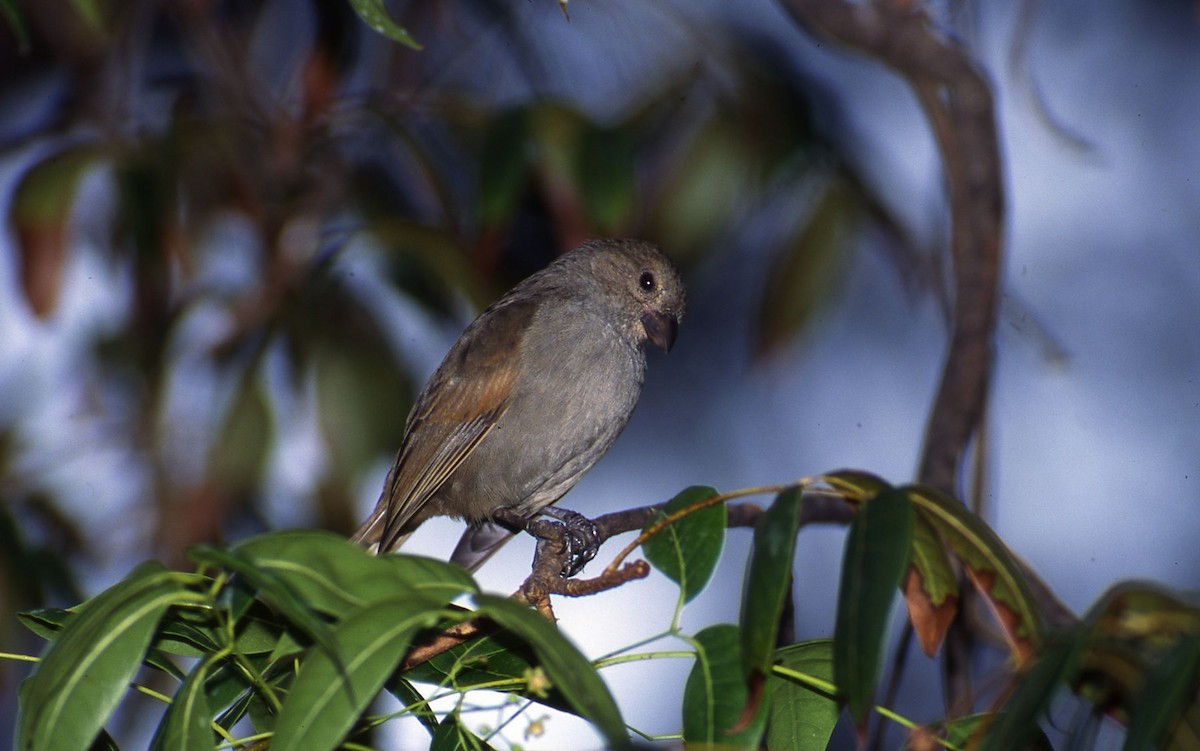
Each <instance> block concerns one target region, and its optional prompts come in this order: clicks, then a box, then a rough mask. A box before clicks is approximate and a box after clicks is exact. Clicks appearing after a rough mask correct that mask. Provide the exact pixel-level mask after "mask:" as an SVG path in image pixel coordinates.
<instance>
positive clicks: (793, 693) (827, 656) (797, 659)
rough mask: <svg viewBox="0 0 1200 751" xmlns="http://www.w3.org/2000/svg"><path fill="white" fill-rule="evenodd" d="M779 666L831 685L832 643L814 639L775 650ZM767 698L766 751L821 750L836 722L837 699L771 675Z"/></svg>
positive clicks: (787, 679)
mask: <svg viewBox="0 0 1200 751" xmlns="http://www.w3.org/2000/svg"><path fill="white" fill-rule="evenodd" d="M775 662H776V664H777V665H779V666H780V667H784V668H788V669H789V670H794V671H796V672H797V673H804V674H805V675H809V676H812V677H813V678H817V679H819V680H822V681H826V682H828V683H832V682H833V641H831V640H829V639H818V640H815V641H804V642H799V643H797V644H791V645H788V646H786V647H780V648H779V649H777V650H775ZM768 683H769V684H770V689H769V693H770V695H771V701H770V709H769V714H768V716H767V748H768V749H770V751H802V750H804V749H824V748H825V747H826V746H828V745H829V737H830V736H831V735H832V734H833V728H834V726H835V725H837V721H838V712H839V707H838V701H837V697H835V696H832V695H830V694H826V693H824V692H822V691H820V690H818V689H816V688H814V687H812V686H810V685H808V684H805V683H803V682H801V681H798V680H795V679H792V678H789V677H787V676H783V675H780V674H779V673H777V672H773V673H771V678H770V680H769V681H768Z"/></svg>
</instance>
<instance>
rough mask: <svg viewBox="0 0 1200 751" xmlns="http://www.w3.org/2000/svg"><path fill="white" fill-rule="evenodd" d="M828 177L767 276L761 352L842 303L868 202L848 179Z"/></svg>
mask: <svg viewBox="0 0 1200 751" xmlns="http://www.w3.org/2000/svg"><path fill="white" fill-rule="evenodd" d="M825 179H826V184H825V186H824V193H823V195H821V197H820V199H819V200H818V201H817V203H816V205H815V206H814V207H813V208H812V212H811V213H810V214H809V216H808V217H807V218H806V220H805V222H804V224H802V225H801V226H800V227H798V228H797V230H796V231H795V233H794V234H793V236H792V237H791V238H790V239H789V241H788V243H787V245H788V247H787V248H786V250H785V253H784V255H783V257H781V258H780V259H779V260H778V261H777V262H776V263H775V267H774V268H773V269H771V272H770V273H769V274H768V276H767V279H768V281H767V288H766V290H765V291H764V293H763V295H762V305H761V307H760V308H759V333H758V350H759V353H760V354H770V353H771V352H774V351H776V350H777V349H778V348H779V347H781V346H783V345H785V344H787V343H788V342H790V341H792V340H793V339H794V338H795V336H796V334H798V333H799V332H800V331H801V330H803V329H804V327H805V326H806V325H807V324H808V322H809V321H811V320H812V318H813V316H814V315H815V314H816V313H817V312H819V311H820V310H821V308H822V307H824V306H826V305H828V304H829V302H830V301H831V300H833V299H836V296H835V294H834V293H835V291H836V290H837V289H838V287H839V281H840V278H841V277H842V276H843V273H844V270H845V268H846V267H847V265H848V261H849V260H850V259H851V251H853V250H854V244H853V243H852V242H851V239H852V237H853V235H854V228H855V226H856V221H857V219H858V215H859V214H860V208H861V204H862V200H861V198H860V196H859V194H858V192H857V191H856V190H855V189H854V185H853V183H852V182H851V181H850V180H848V179H846V178H845V177H844V176H842V175H838V174H833V175H829V176H828V177H826V178H825Z"/></svg>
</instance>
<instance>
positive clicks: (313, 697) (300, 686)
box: [271, 596, 440, 751]
mask: <svg viewBox="0 0 1200 751" xmlns="http://www.w3.org/2000/svg"><path fill="white" fill-rule="evenodd" d="M439 610H440V607H439V606H438V605H436V604H433V603H430V602H429V601H428V600H413V599H412V598H410V597H406V596H401V597H399V598H397V599H394V600H384V601H380V602H375V603H372V604H371V605H368V606H367V607H365V608H363V609H362V610H358V611H356V612H354V613H352V614H350V615H349V616H347V617H346V618H344V619H343V620H342V621H341V622H340V623H338V624H337V625H336V626H335V627H334V628H333V633H332V636H333V644H334V650H333V654H326V653H325V652H323V651H321V650H317V651H315V652H312V653H310V654H309V656H308V657H307V659H305V660H304V662H303V665H302V667H301V669H300V675H299V677H298V678H297V679H296V682H295V683H294V684H293V686H292V689H291V691H290V692H289V693H288V696H287V700H286V701H285V702H284V705H283V709H282V711H281V713H280V715H279V722H278V725H277V727H276V728H275V736H274V738H273V739H272V741H271V748H272V749H274V750H275V751H292V750H294V749H304V750H305V751H324V750H325V749H333V748H335V747H336V746H337V745H338V743H339V742H340V741H341V740H342V739H343V738H344V737H345V735H346V733H347V731H349V730H350V728H351V727H352V726H353V725H354V723H355V721H356V720H357V719H358V716H359V715H360V714H361V713H362V711H363V710H364V709H366V707H367V705H368V704H369V703H370V702H371V700H372V699H374V698H375V696H376V694H378V693H379V691H380V689H381V688H383V684H384V682H385V681H386V680H387V679H388V676H389V675H391V674H392V671H394V670H395V669H396V666H397V665H398V664H399V663H400V660H401V659H403V658H404V655H405V653H406V652H407V651H408V648H409V645H410V644H411V642H412V637H413V635H414V634H415V633H416V632H417V631H418V630H419V629H422V628H428V627H430V626H433V625H434V624H435V623H437V621H438V618H439Z"/></svg>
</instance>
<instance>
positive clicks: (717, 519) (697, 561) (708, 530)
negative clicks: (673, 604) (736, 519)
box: [642, 485, 728, 603]
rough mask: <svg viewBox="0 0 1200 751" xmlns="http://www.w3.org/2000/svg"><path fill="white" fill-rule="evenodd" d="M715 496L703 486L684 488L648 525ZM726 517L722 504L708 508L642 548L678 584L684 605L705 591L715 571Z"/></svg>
mask: <svg viewBox="0 0 1200 751" xmlns="http://www.w3.org/2000/svg"><path fill="white" fill-rule="evenodd" d="M716 494H717V491H716V490H715V489H714V488H710V487H706V486H701V485H693V486H692V487H690V488H686V489H684V490H683V491H682V492H680V493H679V494H678V495H676V496H675V497H674V498H672V499H671V500H670V501H667V504H666V505H665V506H664V507H663V510H662V511H661V512H660V513H659V514H658V515H657V516H656V517H655V518H654V519H653V520H651V522H650V524H654V523H655V522H657V521H659V520H660V519H662V518H664V517H665V516H669V515H671V514H673V513H675V512H677V511H680V510H682V509H685V508H687V507H688V506H691V505H693V504H695V503H699V502H700V501H703V500H705V499H706V498H711V497H712V496H714V495H716ZM727 516H728V514H727V512H726V508H725V504H723V503H719V504H717V505H715V506H710V507H708V508H706V509H702V510H700V511H696V512H693V513H691V514H688V515H687V516H685V517H683V518H681V519H679V520H678V521H676V522H675V523H674V524H671V525H669V526H667V527H666V528H665V529H663V530H662V531H661V532H659V533H658V534H657V535H655V536H654V537H651V538H650V539H648V540H646V542H645V544H644V545H642V551H643V552H644V553H645V555H646V559H647V560H649V561H650V563H652V564H653V565H654V567H655V568H657V569H658V570H659V571H662V572H663V573H664V574H666V576H667V578H669V579H670V580H671V581H673V582H675V583H676V584H678V585H679V589H680V595H681V596H682V597H683V601H684V602H685V603H686V602H691V601H692V600H693V599H694V598H695V597H696V595H698V594H700V592H702V591H703V590H704V587H705V586H706V585H707V584H708V580H709V579H710V578H712V574H713V571H715V570H716V568H717V561H719V560H720V559H721V550H722V549H723V548H724V547H725V522H726V517H727ZM647 526H649V524H648V525H647Z"/></svg>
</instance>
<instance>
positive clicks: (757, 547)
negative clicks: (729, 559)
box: [739, 486, 803, 700]
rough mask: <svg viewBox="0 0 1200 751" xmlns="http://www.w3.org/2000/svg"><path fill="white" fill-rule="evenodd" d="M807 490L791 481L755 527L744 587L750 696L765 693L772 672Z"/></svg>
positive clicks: (744, 672) (744, 638)
mask: <svg viewBox="0 0 1200 751" xmlns="http://www.w3.org/2000/svg"><path fill="white" fill-rule="evenodd" d="M802 503H803V495H802V493H801V490H800V488H799V487H795V486H793V487H790V488H788V489H787V490H785V491H783V492H782V493H780V494H779V495H778V496H776V497H775V500H774V501H773V502H772V503H771V505H770V507H769V508H768V509H767V510H766V511H765V512H764V513H763V516H762V518H761V519H760V520H759V522H758V527H757V528H756V529H755V530H754V550H753V552H752V553H751V557H750V566H749V571H748V573H747V574H746V586H745V588H744V590H743V592H742V613H741V629H740V631H739V633H740V634H741V637H742V644H741V652H742V657H743V659H744V662H743V663H742V675H743V676H744V678H745V680H746V682H747V684H748V685H749V686H750V692H751V693H750V698H751V699H752V700H758V699H759V698H761V689H762V686H763V682H764V681H765V680H766V676H767V674H768V673H769V672H770V667H771V660H772V659H773V656H774V653H775V647H776V644H775V640H776V637H777V635H778V633H779V618H780V616H781V615H782V613H783V603H784V601H785V599H786V597H787V593H788V589H789V588H790V587H791V585H792V559H793V557H794V555H795V550H796V535H797V534H798V533H799V531H800V511H801V508H802Z"/></svg>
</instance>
